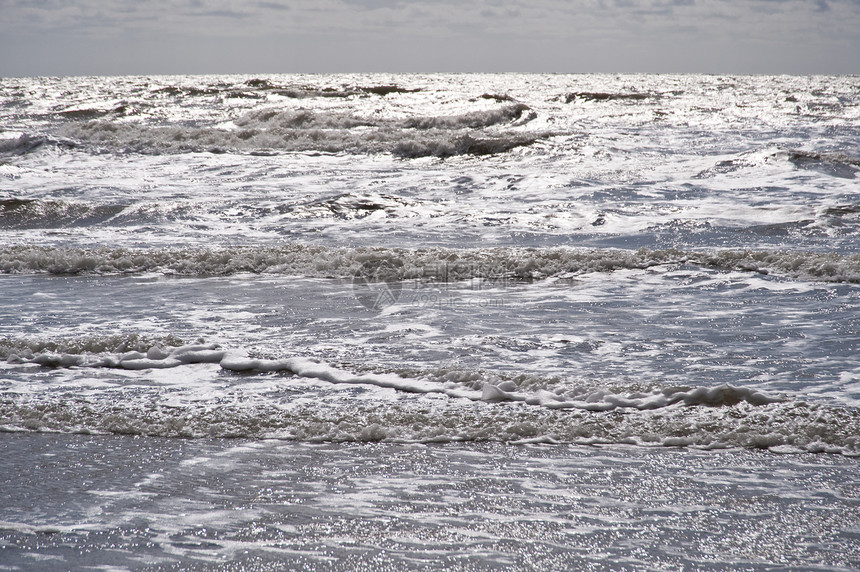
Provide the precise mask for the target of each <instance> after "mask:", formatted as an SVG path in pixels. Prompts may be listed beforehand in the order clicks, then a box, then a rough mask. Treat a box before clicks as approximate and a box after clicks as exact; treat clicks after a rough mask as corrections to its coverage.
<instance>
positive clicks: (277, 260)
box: [0, 244, 860, 282]
mask: <svg viewBox="0 0 860 572" xmlns="http://www.w3.org/2000/svg"><path fill="white" fill-rule="evenodd" d="M379 263H385V264H386V265H388V266H390V267H391V268H392V274H391V278H394V279H400V280H415V279H427V280H436V281H443V282H445V281H458V280H469V279H473V278H489V279H506V278H510V279H520V280H532V279H542V278H547V277H553V276H562V275H570V274H581V273H589V272H611V271H614V270H621V269H644V268H650V267H653V266H660V265H667V264H668V265H672V264H676V265H680V264H691V265H700V266H703V267H706V268H713V269H717V270H725V271H744V272H756V273H760V274H777V275H781V276H787V277H792V278H799V279H806V280H818V281H825V282H860V256H858V255H850V256H846V255H841V254H837V253H833V252H830V253H828V252H823V253H822V252H803V251H792V250H763V251H756V250H715V251H704V252H698V251H683V250H678V249H666V250H650V249H647V248H640V249H638V250H621V249H576V248H549V249H536V248H486V249H447V248H426V249H400V248H369V247H366V248H331V247H324V246H314V245H302V244H291V245H284V246H279V247H262V248H248V247H238V248H229V249H227V248H225V249H218V250H210V249H202V248H195V249H124V248H91V249H87V248H56V247H44V246H5V247H0V272H3V273H34V272H45V273H49V274H55V275H75V274H81V273H94V274H127V273H147V272H159V273H163V274H169V275H179V276H223V275H231V274H237V273H246V272H251V273H275V274H288V275H296V276H305V277H322V278H352V277H354V276H357V275H360V274H361V272H362V271H363V269H366V268H367V265H368V264H379Z"/></svg>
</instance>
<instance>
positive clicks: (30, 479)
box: [0, 434, 860, 570]
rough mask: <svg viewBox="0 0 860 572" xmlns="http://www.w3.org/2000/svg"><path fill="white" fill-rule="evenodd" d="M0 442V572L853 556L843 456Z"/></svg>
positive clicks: (768, 562)
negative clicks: (0, 491) (1, 491)
mask: <svg viewBox="0 0 860 572" xmlns="http://www.w3.org/2000/svg"><path fill="white" fill-rule="evenodd" d="M0 447H2V448H3V454H2V459H3V460H2V461H0V463H2V465H0V466H2V474H3V475H4V476H3V477H2V482H3V486H4V488H6V489H7V490H15V491H17V494H16V495H14V496H4V499H3V500H2V501H0V503H2V504H0V511H2V514H3V515H4V519H5V522H4V523H3V525H4V526H3V527H4V528H5V531H4V533H3V548H2V550H3V552H2V553H3V563H4V567H7V568H11V569H34V568H39V569H43V570H60V569H69V568H72V569H83V568H84V567H86V566H93V565H95V566H110V567H114V568H136V569H141V570H149V569H153V570H179V569H189V568H193V569H211V570H277V569H283V567H284V566H287V567H288V568H291V569H314V570H364V569H369V570H403V569H440V570H496V569H505V570H534V569H540V570H547V569H572V568H577V569H587V570H617V569H662V570H679V569H691V568H694V569H705V570H773V569H787V568H789V569H793V568H803V569H818V570H840V569H842V570H847V569H851V568H855V567H857V566H858V565H860V550H858V549H860V543H858V535H860V527H858V522H857V518H856V515H857V511H858V509H860V488H858V483H857V481H856V463H855V462H854V461H852V460H850V459H846V458H844V457H836V456H827V455H825V456H822V455H809V454H804V455H790V456H779V455H773V454H769V453H763V452H756V451H740V450H732V451H719V452H711V451H709V452H696V451H689V450H677V449H658V450H652V449H642V448H635V447H617V446H616V447H610V448H586V447H576V446H573V447H572V446H566V445H565V446H560V445H557V446H547V445H541V446H510V445H501V444H495V445H491V444H484V445H482V444H456V445H454V444H452V445H430V446H427V445H409V446H404V445H391V444H367V445H359V444H353V445H349V446H344V445H334V444H328V445H311V444H303V443H293V442H284V441H245V440H239V441H236V440H226V441H225V440H173V439H141V438H126V437H107V436H106V437H90V436H73V435H46V434H43V435H10V434H7V435H4V436H2V437H0ZM118 462H121V464H122V466H123V467H125V468H124V470H122V471H117V470H116V466H117V463H118ZM22 521H24V522H26V524H24V523H23V522H22Z"/></svg>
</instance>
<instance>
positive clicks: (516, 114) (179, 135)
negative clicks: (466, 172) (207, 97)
mask: <svg viewBox="0 0 860 572" xmlns="http://www.w3.org/2000/svg"><path fill="white" fill-rule="evenodd" d="M534 117H535V114H534V113H533V112H531V111H530V109H529V108H528V106H525V105H523V104H507V105H504V106H502V107H500V108H497V109H492V110H481V111H474V112H470V113H464V114H462V115H455V116H441V117H411V118H407V119H384V118H374V117H359V116H356V115H353V114H350V113H346V112H340V111H331V112H320V111H310V110H277V109H259V110H254V111H250V112H248V113H247V114H245V115H244V116H242V117H239V118H237V119H236V120H235V121H234V124H235V127H236V128H235V129H222V128H217V127H213V126H177V125H173V126H149V125H141V124H137V123H117V122H114V121H105V120H93V121H84V122H74V123H69V124H66V125H63V126H61V127H60V128H59V130H58V133H59V134H60V135H61V136H63V137H66V138H70V139H72V140H75V141H78V142H81V143H86V144H90V145H96V146H98V147H101V148H106V149H108V150H113V151H118V152H125V151H132V152H140V153H152V154H162V153H183V152H194V151H211V152H227V151H239V152H260V151H280V152H283V151H293V152H295V151H323V152H330V153H393V154H394V155H397V156H401V157H407V158H411V157H424V156H436V157H451V156H454V155H487V154H495V153H503V152H506V151H509V150H510V149H513V148H515V147H520V146H525V145H531V144H532V143H534V142H535V141H537V140H538V139H539V138H541V137H545V136H546V135H545V134H527V133H522V132H517V131H505V130H501V131H500V130H493V131H490V130H488V128H491V127H501V126H509V127H514V126H519V125H523V124H524V123H526V122H528V121H531V120H532V119H534Z"/></svg>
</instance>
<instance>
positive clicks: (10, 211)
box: [0, 198, 126, 228]
mask: <svg viewBox="0 0 860 572" xmlns="http://www.w3.org/2000/svg"><path fill="white" fill-rule="evenodd" d="M125 208H126V206H125V205H95V206H94V205H90V204H87V203H76V202H66V201H56V200H49V201H44V200H37V199H19V198H9V199H0V225H3V226H5V227H7V228H53V227H61V226H89V225H92V224H97V223H99V222H103V221H106V220H108V219H111V218H113V217H115V216H116V215H118V214H119V213H121V212H122V211H123V210H125Z"/></svg>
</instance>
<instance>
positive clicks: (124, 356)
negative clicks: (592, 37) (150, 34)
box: [0, 75, 860, 569]
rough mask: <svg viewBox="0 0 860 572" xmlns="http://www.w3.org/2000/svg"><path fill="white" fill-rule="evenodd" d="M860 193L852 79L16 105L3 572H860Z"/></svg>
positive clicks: (2, 281) (184, 82)
mask: <svg viewBox="0 0 860 572" xmlns="http://www.w3.org/2000/svg"><path fill="white" fill-rule="evenodd" d="M858 172H860V80H858V78H856V77H787V76H785V77H763V76H756V77H751V76H744V77H731V76H724V77H723V76H692V75H687V76H647V75H645V76H635V75H622V76H614V75H611V76H601V75H582V76H564V75H488V76H483V75H454V76H442V75H429V76H427V75H414V76H384V75H368V76H359V75H356V76H266V77H252V76H248V77H239V76H218V77H214V76H213V77H121V78H66V79H49V78H41V79H4V80H0V233H2V234H0V273H2V274H0V358H2V361H0V427H2V429H3V430H4V433H3V434H0V444H2V446H3V447H5V449H6V457H7V458H8V459H9V461H8V463H7V465H6V466H4V469H3V474H4V475H5V478H4V480H2V482H3V485H2V487H3V489H4V492H8V493H11V492H12V491H14V490H17V489H18V488H19V487H20V486H25V485H24V484H22V483H23V481H21V480H20V479H21V478H24V477H21V476H16V475H19V473H21V471H22V469H21V467H23V466H27V465H30V466H37V465H38V466H42V465H44V464H45V463H48V460H46V459H54V458H56V459H57V460H56V466H57V467H63V466H66V464H67V463H68V467H69V468H68V470H65V469H64V470H63V471H62V472H61V473H60V475H61V476H57V477H54V476H50V475H48V474H47V473H46V474H45V476H44V479H41V478H38V477H30V476H28V477H26V479H28V480H27V483H26V487H28V488H27V490H28V491H30V492H29V493H28V496H25V497H21V498H17V497H14V496H10V498H9V500H8V501H6V504H4V505H3V507H2V508H0V521H2V523H3V524H2V526H0V528H2V530H3V532H2V539H3V540H2V544H0V546H2V552H0V566H3V565H5V566H6V567H7V568H11V569H27V568H28V567H32V566H36V563H37V562H39V563H40V564H39V565H40V566H41V565H44V566H50V567H55V568H57V569H63V568H70V567H75V566H84V565H102V564H105V565H113V566H117V567H120V568H135V567H140V566H166V567H170V566H178V567H182V566H186V567H187V566H192V567H194V566H198V567H205V566H208V565H210V564H211V566H213V567H218V566H224V567H228V568H229V567H231V566H232V567H234V568H237V569H241V568H247V567H254V566H257V567H259V568H267V567H276V566H277V563H278V562H281V563H282V564H285V565H288V566H292V565H294V567H300V566H309V567H314V566H316V567H319V568H322V569H358V568H360V567H361V566H364V567H365V568H368V569H386V567H390V568H392V569H400V568H402V567H404V566H406V567H422V566H434V567H438V568H446V567H447V568H457V567H460V568H472V569H474V568H478V569H488V568H509V567H514V568H522V569H529V568H535V569H547V568H553V567H557V568H564V567H571V566H573V567H593V568H598V569H600V568H602V567H603V568H607V569H609V568H617V567H625V566H626V567H628V568H640V567H649V566H651V567H653V568H657V569H678V568H683V567H704V568H707V567H713V568H715V569H725V568H727V567H728V568H731V567H737V568H760V569H767V568H770V567H785V566H789V567H791V566H798V567H802V568H807V567H811V566H813V565H818V564H821V565H822V566H823V567H824V568H825V569H847V568H851V567H852V566H860V561H858V560H857V558H858V557H857V551H858V543H857V534H858V530H860V528H858V526H860V524H858V521H860V519H857V518H856V516H855V513H856V507H857V499H858V496H857V494H856V493H857V490H856V489H857V484H858V479H857V477H856V475H857V474H858V471H857V470H858V468H860V467H858V465H857V460H856V458H857V457H858V456H860V409H858V406H860V359H858V357H857V355H858V352H857V348H858V341H860V333H858V332H860V313H858V309H860V289H858V286H857V283H858V282H860V249H858V244H860V243H858V237H860V199H858V192H860V176H858ZM164 438H179V439H178V440H177V439H168V440H164ZM224 438H231V439H238V441H223V440H222V439H224ZM367 442H381V444H378V445H367V444H362V443H367ZM488 442H490V443H488ZM528 443H531V445H528ZM536 444H540V445H536ZM667 447H668V448H669V449H667ZM76 452H80V454H81V455H83V457H81V458H80V459H77V458H75V459H77V460H75V459H73V457H74V455H76V454H78V453H76ZM413 457H415V459H416V460H415V461H414V463H415V465H414V466H413V465H409V466H401V465H397V461H395V460H393V459H412V458H413ZM199 459H206V460H202V461H200V460H199ZM149 460H151V461H152V462H153V463H155V465H157V466H158V467H160V468H159V469H158V471H160V473H159V474H163V475H164V480H162V481H158V486H156V487H155V488H154V489H152V490H150V489H148V488H147V487H149V486H150V485H151V484H152V483H150V481H146V479H145V478H143V477H141V474H140V471H141V470H143V469H139V468H138V469H136V468H131V467H140V466H142V464H146V463H148V462H149ZM51 462H54V461H51ZM188 463H191V464H192V465H194V466H199V467H202V468H201V469H200V471H201V472H200V473H199V475H197V476H196V477H195V479H198V480H195V481H194V482H195V483H196V484H195V485H194V486H193V487H191V488H188V487H186V486H185V485H183V484H182V483H183V482H185V481H184V480H183V479H185V478H186V476H187V475H186V473H185V472H184V471H185V470H186V469H185V468H184V467H186V465H187V464H188ZM326 463H332V466H341V467H350V466H355V467H360V466H363V465H366V466H368V467H372V469H368V472H367V474H365V475H363V476H362V477H361V479H359V480H361V482H360V483H358V484H356V483H357V481H356V482H352V484H351V485H350V486H351V487H352V488H351V489H349V491H352V492H349V491H340V489H338V488H337V486H336V483H334V481H331V480H326V479H327V477H325V478H324V477H322V476H320V475H314V474H311V473H309V472H308V471H309V468H310V467H312V466H313V465H314V464H322V465H325V464H326ZM270 464H271V466H272V467H273V468H272V471H273V474H274V475H275V476H273V477H272V478H273V479H274V482H275V484H277V487H276V488H277V490H280V491H281V493H278V494H277V495H275V496H272V497H271V498H269V497H268V496H266V495H265V494H263V493H261V492H260V491H262V490H265V488H266V487H265V486H263V485H264V483H263V482H262V480H261V479H263V478H262V477H260V474H259V472H260V471H263V472H265V470H264V469H263V468H264V467H268V466H270ZM487 464H489V465H493V466H496V467H504V470H503V473H504V476H499V477H498V478H499V479H500V480H498V481H493V478H495V477H493V478H490V477H487V479H488V480H482V476H481V475H482V468H481V467H483V466H485V465H487ZM228 465H229V466H228ZM615 465H617V466H618V469H617V471H616V469H611V468H607V467H613V466H615ZM189 466H190V465H189ZM704 466H707V467H709V468H708V469H707V470H705V469H703V468H702V467H704ZM105 467H115V470H116V474H114V475H107V474H106V473H104V471H105V470H106V469H105ZM126 467H128V468H126ZM762 467H766V468H762ZM585 468H588V470H586V469H585ZM344 470H346V469H344ZM154 471H155V469H146V470H145V472H146V474H154ZM79 473H80V474H79ZM91 473H92V474H96V475H97V476H96V477H93V478H90V477H89V476H87V475H90V474H91ZM427 473H432V474H433V475H434V477H433V478H429V477H427V475H426V474H427ZM195 474H196V473H195ZM267 474H268V473H267ZM338 474H340V473H338ZM694 474H695V475H698V476H695V477H694V476H693V475H694ZM62 475H65V476H62ZM228 475H229V476H228ZM548 475H550V476H548ZM560 475H566V476H564V477H562V476H560ZM619 475H620V476H619ZM636 475H639V476H638V477H637V476H636ZM678 475H684V477H683V479H687V480H685V481H684V482H683V483H679V484H677V486H678V487H679V488H678V489H671V487H670V489H669V490H676V492H677V494H676V495H674V496H673V495H671V494H669V493H667V492H666V491H667V489H661V488H655V486H652V485H649V484H648V483H657V482H673V481H672V480H673V479H676V478H679V477H678ZM616 477H617V478H616ZM16 479H18V480H16ZM51 479H54V480H51ZM82 479H83V480H82ZM87 479H89V480H87ZM225 479H226V480H231V479H232V481H231V482H232V484H229V485H225V486H224V488H223V489H222V488H219V487H221V485H220V484H219V483H224V482H225ZM425 479H427V480H426V482H425ZM565 479H567V480H565ZM592 479H597V482H594V481H593V480H592ZM619 479H620V480H619ZM683 479H682V480H683ZM263 480H265V479H263ZM144 481H145V482H146V483H148V484H146V485H145V486H144V485H143V484H141V483H144ZM395 481H397V482H399V483H407V482H414V483H415V484H414V490H413V488H410V487H407V486H406V485H405V484H404V485H403V486H401V485H395V484H394V483H395ZM694 481H695V482H694ZM42 482H44V486H40V483H42ZM153 482H155V481H153ZM49 483H53V484H49ZM86 483H90V484H89V485H88V484H86ZM207 483H208V484H207ZM251 483H254V485H253V487H252V486H251ZM469 483H471V485H470V484H469ZM246 484H247V486H248V487H251V488H248V489H247V490H246V489H245V485H246ZM425 485H426V487H425ZM131 486H134V487H143V488H141V489H139V490H141V491H142V492H141V495H142V496H141V497H140V499H142V500H140V502H139V503H136V501H135V502H132V501H130V500H129V501H128V502H126V500H127V498H126V497H127V491H128V490H129V487H131ZM562 486H565V487H568V489H569V490H567V492H566V493H564V494H562V493H560V492H558V491H557V490H556V487H562ZM278 487H279V488H278ZM422 487H424V488H422ZM487 487H489V488H487ZM592 487H593V488H592ZM625 487H626V488H625ZM637 487H638V488H637ZM786 487H787V488H786ZM143 489H146V491H144V490H143ZM293 489H294V490H295V491H299V492H301V494H298V493H297V495H298V496H296V497H295V498H296V499H300V500H296V502H297V503H299V502H300V503H302V506H303V507H304V508H302V509H301V510H298V509H296V510H294V508H295V507H293V505H292V504H291V503H292V502H293V501H289V502H288V499H287V497H286V496H284V495H287V493H286V492H285V491H287V490H293ZM586 489H587V490H588V491H590V492H588V493H587V494H586V492H585V490H586ZM135 490H138V489H135ZM272 490H275V489H272ZM445 490H448V492H444V491H445ZM616 490H617V491H618V494H615V492H616ZM624 490H627V492H628V493H629V494H628V495H626V496H625V494H624V493H623V492H622V491H624ZM786 490H790V491H792V492H790V493H786V492H785V491H786ZM92 491H101V492H100V493H97V492H92ZM213 491H219V492H217V493H216V492H213ZM493 491H495V492H494V493H493V494H495V495H496V496H497V497H498V498H497V499H496V500H494V501H493V502H492V503H490V504H491V505H492V506H490V505H489V504H488V505H487V506H486V507H485V508H486V510H485V511H484V512H482V511H481V510H479V508H480V507H477V508H476V507H471V508H470V507H469V506H467V505H469V502H472V501H471V500H468V499H472V500H474V499H479V500H475V502H485V503H489V500H487V499H488V498H490V497H489V496H488V495H490V496H491V492H493ZM571 491H579V492H577V493H576V494H577V495H585V496H587V497H588V500H587V501H583V503H584V504H581V505H577V506H579V508H578V509H577V508H573V509H571V508H570V506H568V504H569V502H573V501H572V500H571V499H570V498H567V497H565V496H564V495H565V494H572V493H571ZM678 491H680V492H678ZM753 491H754V492H753ZM822 491H828V492H826V493H825V492H822ZM835 491H838V492H835ZM339 492H342V493H343V494H340V495H339ZM70 493H74V494H75V496H76V497H81V499H83V500H80V502H79V504H76V505H75V507H76V508H74V509H73V510H69V511H64V510H60V509H58V508H48V507H57V506H59V505H60V504H63V503H64V502H68V501H64V500H63V499H66V498H67V496H66V495H67V494H70ZM102 493H103V494H102ZM81 495H83V496H81ZM212 495H214V496H212ZM350 495H352V496H350ZM698 496H700V497H701V499H703V500H702V501H701V502H700V501H696V500H694V499H695V498H698ZM216 497H217V499H218V500H215V498H216ZM354 497H355V498H354ZM358 497H361V498H362V499H366V500H355V499H356V498H358ZM753 497H755V498H756V499H759V500H757V501H756V502H760V503H763V504H762V506H759V507H758V508H755V507H750V506H747V507H746V508H744V509H743V510H742V509H741V508H738V507H740V506H743V505H748V504H750V503H751V501H750V500H749V499H751V498H753ZM110 498H122V499H123V501H122V502H113V501H109V500H108V499H110ZM128 498H129V499H130V498H136V497H134V495H132V496H131V497H128ZM291 498H292V497H291ZM577 498H580V497H579V496H578V497H577ZM582 498H584V497H582ZM183 499H184V500H183ZM301 499H303V500H301ZM392 499H397V500H392ZM480 499H483V500H480ZM761 499H766V500H761ZM294 500H295V499H294ZM353 501H354V502H353ZM75 502H76V503H77V502H78V501H75ZM182 503H189V506H191V505H193V506H195V507H197V508H194V509H193V510H190V511H189V512H188V513H187V514H185V515H184V516H185V517H187V518H185V519H184V520H183V519H179V520H175V519H174V518H173V516H172V515H173V512H174V511H175V510H178V509H176V506H179V505H180V504H182ZM328 503H331V506H330V507H329V509H326V510H323V511H322V512H321V513H320V516H319V517H318V518H316V517H313V515H314V514H316V512H314V511H318V510H321V509H320V507H321V506H323V505H325V506H329V505H328ZM574 504H575V503H574ZM752 504H755V503H752ZM204 505H205V506H210V505H211V506H215V505H218V506H219V507H220V508H219V509H217V511H219V512H218V516H217V518H215V517H212V518H213V520H211V524H207V523H208V522H210V520H208V519H209V518H210V516H207V515H209V513H208V512H206V510H209V509H206V510H203V509H202V508H200V507H202V506H204ZM257 505H259V506H264V507H265V508H263V509H259V510H258V509H256V508H254V507H255V506H257ZM670 506H671V507H674V508H671V509H670V508H669V507H670ZM27 507H29V508H27ZM36 507H41V508H39V510H35V508H36ZM291 507H292V508H291ZM309 507H313V508H309ZM565 507H567V508H565ZM211 510H215V509H214V508H212V509H211ZM579 510H581V511H582V515H580V513H579V512H577V511H579ZM201 511H202V512H201ZM571 511H573V512H571ZM822 511H823V512H822ZM204 513H206V514H204ZM574 513H575V514H576V515H579V516H576V517H575V518H574V517H572V516H571V515H572V514H574ZM439 514H445V515H448V516H447V517H445V518H444V519H437V518H436V517H435V516H433V515H439ZM824 514H826V515H827V517H826V518H824V519H823V520H822V519H818V520H816V518H818V517H817V516H816V515H824ZM168 515H171V516H168ZM505 515H508V516H509V517H510V518H508V516H505ZM565 515H566V516H565ZM643 515H651V516H648V517H647V518H646V517H645V516H643ZM580 516H581V518H580ZM448 519H451V520H448ZM752 521H754V522H755V523H756V524H755V525H754V526H753V525H751V524H750V523H751V522H752ZM450 522H456V525H453V529H450V530H449V528H448V524H446V523H450ZM525 522H529V523H533V525H534V526H535V527H536V528H535V529H534V530H533V531H530V532H528V533H526V532H524V531H523V528H522V527H523V526H524V523H525ZM251 523H254V524H253V526H252V524H251ZM483 523H488V524H487V525H486V526H485V525H484V524H483ZM255 526H259V527H260V529H259V530H260V532H259V534H258V533H257V532H253V531H252V530H251V529H252V528H254V527H255ZM201 527H202V528H205V529H206V531H207V532H205V533H204V534H203V536H204V537H206V538H208V540H205V542H204V541H203V540H201V541H200V542H198V541H197V540H193V541H192V540H188V538H190V536H189V535H191V536H194V538H197V537H198V536H200V534H199V530H201V529H202V528H201ZM207 527H208V528H207ZM756 527H759V528H756ZM55 529H56V531H57V532H51V531H54V530H55ZM46 530H47V531H49V532H50V534H47V536H46V533H45V531H46ZM254 530H256V529H254ZM451 530H456V531H459V532H457V534H459V535H460V536H457V538H454V537H453V536H450V534H453V533H452V532H451ZM751 530H758V533H757V534H758V536H756V537H755V538H752V537H750V536H749V534H751V532H750V531H751ZM195 531H197V532H195ZM539 531H540V532H539ZM443 533H444V534H443ZM440 534H442V535H443V536H444V535H446V534H447V535H449V536H445V537H444V538H443V537H442V536H439V535H440ZM212 535H214V536H215V537H218V539H219V540H212V539H211V538H209V537H210V536H212ZM428 535H429V536H428ZM434 535H435V536H434ZM714 535H719V536H720V537H721V538H722V539H723V540H721V541H719V542H717V541H715V540H714V539H713V537H714ZM744 535H747V536H744ZM186 537H188V538H186ZM706 537H707V538H710V539H711V541H710V542H708V541H706V540H705V538H706ZM742 537H743V538H746V539H747V540H746V544H744V541H742V539H741V538H742ZM801 537H802V538H803V539H804V540H803V541H802V542H801V541H797V542H792V543H789V542H788V539H790V538H791V539H798V538H801ZM177 538H180V540H176V539H177ZM213 538H214V537H213ZM410 539H411V540H410ZM431 539H435V540H433V541H431ZM195 543H196V544H195ZM201 543H202V544H201ZM107 544H111V545H114V544H115V545H116V546H117V548H116V549H115V550H114V551H113V552H111V554H112V556H110V557H107V556H105V557H104V558H105V559H102V560H100V559H99V558H100V557H96V556H93V557H91V558H90V557H81V558H78V557H77V556H75V554H77V553H78V552H80V551H84V552H91V551H96V550H98V551H102V550H103V549H104V548H105V546H107ZM298 544H302V546H303V547H304V548H299V547H298ZM64 547H65V548H64ZM68 547H72V549H71V550H69V549H67V548H68ZM246 550H247V551H248V552H245V551H246ZM73 553H74V554H73ZM207 562H208V563H209V564H207ZM5 563H8V564H5ZM28 563H29V564H28ZM231 563H232V564H231Z"/></svg>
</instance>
